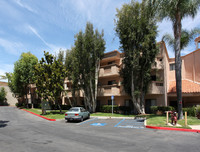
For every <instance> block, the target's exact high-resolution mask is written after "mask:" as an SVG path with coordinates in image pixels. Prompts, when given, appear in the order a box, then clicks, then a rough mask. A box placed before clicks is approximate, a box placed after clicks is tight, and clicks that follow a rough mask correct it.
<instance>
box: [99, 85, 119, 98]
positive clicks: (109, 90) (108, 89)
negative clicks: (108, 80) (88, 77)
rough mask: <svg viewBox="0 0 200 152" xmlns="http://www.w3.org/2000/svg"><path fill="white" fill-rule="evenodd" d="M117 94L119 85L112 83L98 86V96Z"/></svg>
mask: <svg viewBox="0 0 200 152" xmlns="http://www.w3.org/2000/svg"><path fill="white" fill-rule="evenodd" d="M112 95H114V96H119V95H120V86H118V85H117V84H114V85H103V86H99V87H98V96H112Z"/></svg>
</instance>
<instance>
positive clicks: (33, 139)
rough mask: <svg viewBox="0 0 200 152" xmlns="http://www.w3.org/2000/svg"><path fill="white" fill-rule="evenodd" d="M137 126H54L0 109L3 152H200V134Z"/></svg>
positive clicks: (92, 122) (120, 122) (93, 121)
mask: <svg viewBox="0 0 200 152" xmlns="http://www.w3.org/2000/svg"><path fill="white" fill-rule="evenodd" d="M134 125H135V122H134V121H132V120H131V121H127V120H123V119H118V120H116V119H105V120H103V119H95V118H92V119H89V120H86V121H84V122H82V123H79V122H67V123H66V122H65V121H64V119H63V120H60V121H55V122H52V121H48V120H45V119H42V118H40V117H37V116H35V115H32V114H30V113H27V112H25V111H22V110H20V109H17V108H15V107H0V152H85V151H87V152H104V151H107V152H128V151H131V152H142V151H145V152H147V151H148V152H169V151H173V152H179V151H180V152H188V151H192V152H199V150H200V148H199V141H200V134H199V133H192V132H177V131H165V130H152V129H146V128H144V127H143V128H142V127H141V126H142V124H141V125H139V126H140V127H130V126H134ZM137 125H138V124H137ZM120 126H121V127H120ZM124 126H125V127H124ZM127 126H129V127H127Z"/></svg>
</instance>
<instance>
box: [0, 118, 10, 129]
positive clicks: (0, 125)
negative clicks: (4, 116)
mask: <svg viewBox="0 0 200 152" xmlns="http://www.w3.org/2000/svg"><path fill="white" fill-rule="evenodd" d="M8 122H9V121H3V120H0V128H3V127H6V126H7V123H8Z"/></svg>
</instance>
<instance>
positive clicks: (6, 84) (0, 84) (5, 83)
mask: <svg viewBox="0 0 200 152" xmlns="http://www.w3.org/2000/svg"><path fill="white" fill-rule="evenodd" d="M0 86H8V83H7V82H1V81H0Z"/></svg>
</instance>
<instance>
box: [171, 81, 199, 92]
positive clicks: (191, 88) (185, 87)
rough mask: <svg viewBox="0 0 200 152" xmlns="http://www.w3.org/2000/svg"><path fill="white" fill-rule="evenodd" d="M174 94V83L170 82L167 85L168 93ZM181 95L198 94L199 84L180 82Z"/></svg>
mask: <svg viewBox="0 0 200 152" xmlns="http://www.w3.org/2000/svg"><path fill="white" fill-rule="evenodd" d="M175 92H176V81H171V82H170V84H169V90H168V93H175ZM182 93H200V84H198V83H195V82H192V81H189V80H182Z"/></svg>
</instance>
